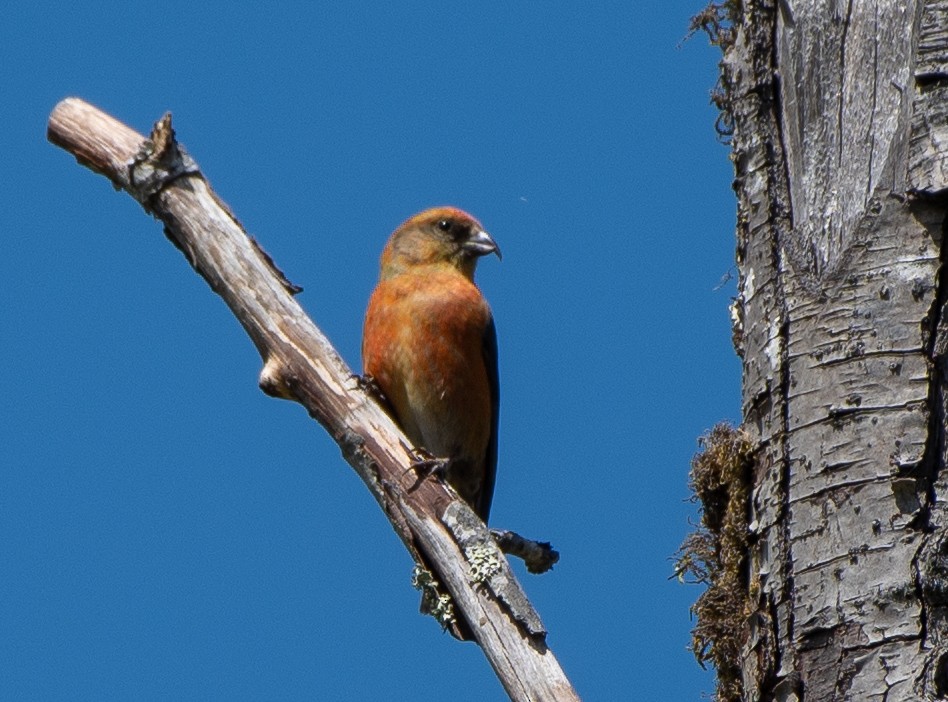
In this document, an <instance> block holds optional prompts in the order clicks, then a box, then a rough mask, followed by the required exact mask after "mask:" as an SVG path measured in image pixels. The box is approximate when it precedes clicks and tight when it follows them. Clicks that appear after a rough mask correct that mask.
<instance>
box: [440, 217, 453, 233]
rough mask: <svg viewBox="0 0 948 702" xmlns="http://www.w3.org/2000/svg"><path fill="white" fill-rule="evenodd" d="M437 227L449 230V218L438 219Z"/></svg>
mask: <svg viewBox="0 0 948 702" xmlns="http://www.w3.org/2000/svg"><path fill="white" fill-rule="evenodd" d="M438 229H440V230H441V231H443V232H447V231H450V230H451V222H450V220H447V219H442V220H439V221H438Z"/></svg>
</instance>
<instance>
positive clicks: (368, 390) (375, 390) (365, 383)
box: [352, 374, 388, 407]
mask: <svg viewBox="0 0 948 702" xmlns="http://www.w3.org/2000/svg"><path fill="white" fill-rule="evenodd" d="M352 377H353V378H355V381H356V386H357V387H358V388H359V390H361V391H362V392H364V393H365V394H366V395H368V396H370V397H372V398H374V399H375V401H376V402H378V403H379V404H380V405H382V406H383V407H387V406H388V398H387V397H385V393H384V392H382V387H381V386H380V385H379V383H378V381H377V380H376V379H375V378H374V377H372V376H371V375H368V374H366V375H353V376H352Z"/></svg>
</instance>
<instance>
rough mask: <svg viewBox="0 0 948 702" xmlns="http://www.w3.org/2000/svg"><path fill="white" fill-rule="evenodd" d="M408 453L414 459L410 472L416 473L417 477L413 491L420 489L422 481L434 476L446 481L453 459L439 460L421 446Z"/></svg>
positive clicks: (411, 449)
mask: <svg viewBox="0 0 948 702" xmlns="http://www.w3.org/2000/svg"><path fill="white" fill-rule="evenodd" d="M408 453H409V454H410V455H411V459H412V461H411V465H410V466H409V468H408V471H412V472H414V473H415V475H416V476H417V479H416V481H415V484H414V485H413V486H412V489H414V488H416V487H418V485H419V484H420V483H421V481H422V480H424V479H425V478H430V477H431V476H433V475H434V476H437V477H438V478H439V479H440V480H444V479H445V477H446V476H447V472H448V465H449V464H450V463H451V459H449V458H438V457H437V456H435V455H433V454H432V453H431V452H430V451H428V450H427V449H424V448H421V447H420V446H415V447H412V448H410V449H409V451H408ZM408 471H406V472H408Z"/></svg>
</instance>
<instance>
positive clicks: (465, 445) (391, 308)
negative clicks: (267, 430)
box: [362, 207, 500, 522]
mask: <svg viewBox="0 0 948 702" xmlns="http://www.w3.org/2000/svg"><path fill="white" fill-rule="evenodd" d="M490 253H496V254H497V257H498V258H499V257H500V249H498V247H497V244H496V243H495V242H494V240H493V239H492V238H491V237H490V235H489V234H488V233H487V232H485V231H484V229H483V227H481V225H480V224H479V223H478V221H477V220H475V219H474V218H473V217H471V216H470V215H469V214H467V213H465V212H462V211H461V210H458V209H455V208H453V207H436V208H434V209H430V210H426V211H424V212H422V213H420V214H417V215H415V216H414V217H412V218H411V219H409V220H407V221H406V222H405V223H403V224H402V225H401V226H400V227H399V228H398V229H396V230H395V232H394V233H393V234H392V236H391V238H389V240H388V244H386V246H385V249H384V251H383V252H382V260H381V275H380V278H379V283H378V286H377V287H376V288H375V291H374V292H373V293H372V297H371V298H370V300H369V307H368V310H367V311H366V315H365V329H364V332H363V337H362V363H363V369H364V373H365V374H366V376H370V377H371V378H372V379H373V380H374V382H375V383H376V384H377V385H378V388H379V389H380V390H381V392H382V393H383V394H384V396H385V399H386V400H387V402H388V405H389V409H390V410H391V412H392V414H393V415H394V418H395V420H396V421H397V422H398V424H399V426H400V427H401V428H402V431H404V432H405V436H407V437H408V439H409V440H410V441H411V442H412V443H413V444H414V445H415V447H416V448H418V449H423V450H424V451H427V452H428V453H430V454H431V455H432V456H434V457H436V458H438V459H445V463H444V466H445V478H446V480H447V481H448V483H450V484H451V486H452V487H453V488H454V489H455V490H456V491H457V492H458V494H459V495H460V496H461V497H462V498H463V499H464V500H465V501H466V502H467V503H468V504H469V505H470V506H471V507H472V508H473V509H474V511H475V512H477V513H478V514H479V515H480V517H481V519H483V520H484V521H485V522H486V521H487V516H488V514H489V512H490V503H491V498H492V497H493V493H494V474H495V471H496V466H497V414H498V381H497V335H496V332H495V331H494V320H493V317H492V316H491V311H490V307H489V306H488V304H487V301H486V300H485V299H484V297H483V295H481V292H480V290H478V289H477V286H476V285H474V268H475V266H476V264H477V259H478V258H480V257H481V256H484V255H486V254H490Z"/></svg>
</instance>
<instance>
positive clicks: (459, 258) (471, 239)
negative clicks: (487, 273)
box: [382, 207, 500, 280]
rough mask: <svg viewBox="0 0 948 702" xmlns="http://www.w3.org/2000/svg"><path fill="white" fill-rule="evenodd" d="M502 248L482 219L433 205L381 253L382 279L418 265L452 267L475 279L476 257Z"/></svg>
mask: <svg viewBox="0 0 948 702" xmlns="http://www.w3.org/2000/svg"><path fill="white" fill-rule="evenodd" d="M491 253H494V254H497V258H500V248H498V246H497V243H496V242H495V241H494V240H493V239H492V238H491V236H490V234H488V233H487V232H485V231H484V228H483V227H482V226H481V224H480V222H478V221H477V220H476V219H474V218H473V217H471V215H469V214H467V212H464V211H462V210H459V209H457V208H454V207H434V208H432V209H430V210H425V211H424V212H421V213H419V214H416V215H415V216H414V217H411V218H410V219H408V220H406V221H405V222H404V223H402V225H401V226H400V227H399V228H398V229H396V230H395V232H394V233H393V234H392V236H391V238H390V239H389V240H388V244H386V246H385V250H384V251H383V252H382V279H383V280H384V279H386V278H394V277H395V276H397V275H400V274H401V273H404V272H405V271H407V270H408V269H410V268H412V267H415V266H435V267H442V266H451V267H453V268H456V269H457V270H459V271H460V272H461V273H463V274H464V275H465V276H466V277H467V278H468V279H469V280H473V279H474V268H475V266H476V265H477V259H478V258H480V257H481V256H486V255H487V254H491Z"/></svg>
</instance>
